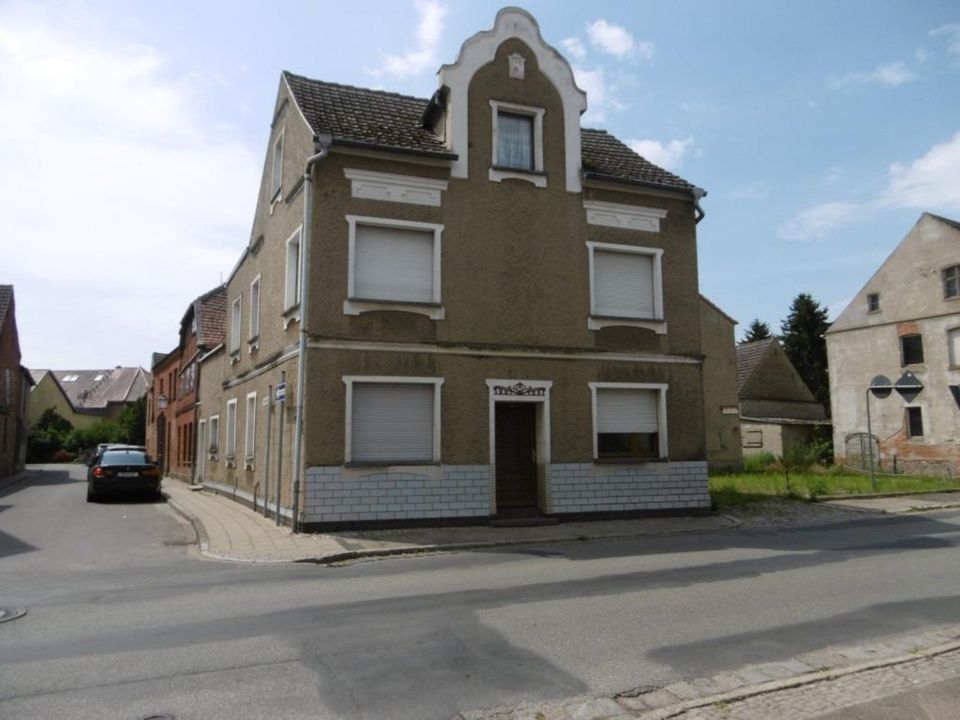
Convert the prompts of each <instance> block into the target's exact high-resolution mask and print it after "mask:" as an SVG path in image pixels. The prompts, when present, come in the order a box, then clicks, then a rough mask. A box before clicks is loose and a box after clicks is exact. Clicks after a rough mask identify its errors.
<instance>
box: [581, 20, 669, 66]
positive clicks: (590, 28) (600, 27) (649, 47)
mask: <svg viewBox="0 0 960 720" xmlns="http://www.w3.org/2000/svg"><path fill="white" fill-rule="evenodd" d="M587 37H588V38H589V39H590V44H591V45H592V46H593V47H594V48H596V49H597V50H599V51H600V52H604V53H607V54H608V55H615V56H616V57H618V58H625V57H628V56H630V55H632V54H633V53H634V51H636V52H637V53H638V54H639V55H641V56H642V57H644V58H647V59H649V58H651V57H652V56H653V44H652V43H650V42H646V41H645V42H641V43H640V44H639V45H637V44H636V42H635V41H634V39H633V35H632V34H631V33H630V31H629V30H627V29H625V28H622V27H620V26H619V25H613V24H611V23H608V22H607V21H606V20H603V19H600V20H597V21H596V22H592V23H587Z"/></svg>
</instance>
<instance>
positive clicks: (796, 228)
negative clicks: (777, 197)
mask: <svg viewBox="0 0 960 720" xmlns="http://www.w3.org/2000/svg"><path fill="white" fill-rule="evenodd" d="M862 210H863V206H861V205H859V204H857V203H849V202H827V203H823V204H821V205H816V206H814V207H812V208H808V209H807V210H804V211H802V212H800V213H797V214H796V215H795V216H794V217H792V218H791V219H790V220H787V221H786V222H785V223H783V224H782V225H781V226H780V227H779V229H778V230H777V237H778V238H780V239H781V240H817V239H819V238H822V237H825V236H827V235H829V234H830V233H832V232H834V231H835V230H837V229H839V228H841V227H843V226H844V225H848V224H850V223H852V222H853V221H854V220H856V219H857V218H858V217H859V215H860V213H861V212H862Z"/></svg>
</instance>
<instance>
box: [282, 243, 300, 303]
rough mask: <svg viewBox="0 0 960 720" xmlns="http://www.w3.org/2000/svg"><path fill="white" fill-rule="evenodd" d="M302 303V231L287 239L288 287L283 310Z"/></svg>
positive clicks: (284, 296) (285, 290) (285, 292)
mask: <svg viewBox="0 0 960 720" xmlns="http://www.w3.org/2000/svg"><path fill="white" fill-rule="evenodd" d="M299 303H300V230H297V231H296V232H295V233H294V234H293V235H291V236H290V237H289V238H288V239H287V267H286V287H285V289H284V294H283V309H284V310H289V309H290V308H292V307H294V306H296V305H298V304H299Z"/></svg>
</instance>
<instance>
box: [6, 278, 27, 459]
mask: <svg viewBox="0 0 960 720" xmlns="http://www.w3.org/2000/svg"><path fill="white" fill-rule="evenodd" d="M20 359H21V356H20V337H19V335H18V334H17V313H16V304H15V302H14V296H13V286H12V285H0V478H2V477H6V476H7V475H12V474H13V473H15V472H18V471H19V470H21V469H22V468H23V464H24V461H25V459H26V453H27V430H28V425H27V396H28V395H29V392H30V387H31V386H32V385H33V379H32V378H31V377H30V373H29V372H28V371H27V369H26V368H25V367H23V365H21V364H20Z"/></svg>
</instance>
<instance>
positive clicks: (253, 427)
mask: <svg viewBox="0 0 960 720" xmlns="http://www.w3.org/2000/svg"><path fill="white" fill-rule="evenodd" d="M251 401H252V402H251ZM251 408H252V409H253V412H251ZM256 454H257V393H256V391H254V392H248V393H247V402H246V405H245V407H244V417H243V459H244V462H245V463H246V464H252V462H253V458H254V457H255V456H256Z"/></svg>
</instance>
